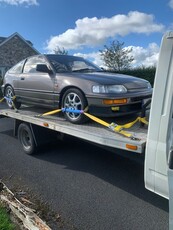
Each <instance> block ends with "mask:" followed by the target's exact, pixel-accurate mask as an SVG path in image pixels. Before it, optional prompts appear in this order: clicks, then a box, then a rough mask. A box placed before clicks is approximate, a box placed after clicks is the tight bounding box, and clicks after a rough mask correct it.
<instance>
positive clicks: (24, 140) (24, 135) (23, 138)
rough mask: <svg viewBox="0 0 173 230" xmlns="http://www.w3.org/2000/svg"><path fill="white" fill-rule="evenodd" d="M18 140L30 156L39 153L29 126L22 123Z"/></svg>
mask: <svg viewBox="0 0 173 230" xmlns="http://www.w3.org/2000/svg"><path fill="white" fill-rule="evenodd" d="M18 139H19V141H20V143H21V144H22V147H23V150H24V152H25V153H26V154H28V155H33V154H34V153H36V152H37V148H36V144H35V141H34V137H33V134H32V131H31V129H30V127H29V125H28V124H26V123H21V124H20V125H19V127H18Z"/></svg>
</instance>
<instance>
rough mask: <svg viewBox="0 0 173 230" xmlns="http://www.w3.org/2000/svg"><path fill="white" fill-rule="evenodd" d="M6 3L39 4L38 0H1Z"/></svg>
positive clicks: (0, 0)
mask: <svg viewBox="0 0 173 230" xmlns="http://www.w3.org/2000/svg"><path fill="white" fill-rule="evenodd" d="M1 2H2V3H6V4H9V5H16V6H17V5H22V4H24V5H27V6H29V5H39V4H38V2H37V0H0V3H1Z"/></svg>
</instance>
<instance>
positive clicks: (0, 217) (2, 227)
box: [0, 205, 15, 230]
mask: <svg viewBox="0 0 173 230" xmlns="http://www.w3.org/2000/svg"><path fill="white" fill-rule="evenodd" d="M0 230H15V225H14V224H13V223H12V222H11V220H10V217H9V215H8V213H7V211H6V210H5V208H3V207H2V206H1V205H0Z"/></svg>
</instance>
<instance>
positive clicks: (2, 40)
mask: <svg viewBox="0 0 173 230" xmlns="http://www.w3.org/2000/svg"><path fill="white" fill-rule="evenodd" d="M15 36H18V37H19V38H20V39H21V40H23V41H24V42H25V43H26V44H27V45H28V46H30V47H31V48H32V49H33V50H35V51H36V52H37V53H40V52H39V51H38V50H36V49H35V48H34V47H33V44H32V42H31V41H29V40H25V39H24V38H23V37H22V36H21V35H20V34H19V33H17V32H16V33H14V34H12V35H11V36H9V37H0V46H3V45H4V44H5V43H6V42H8V41H9V40H10V39H12V38H13V37H15Z"/></svg>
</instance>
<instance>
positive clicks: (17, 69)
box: [8, 60, 25, 74]
mask: <svg viewBox="0 0 173 230" xmlns="http://www.w3.org/2000/svg"><path fill="white" fill-rule="evenodd" d="M24 62H25V60H23V61H21V62H19V63H18V64H16V65H15V66H13V67H12V68H11V69H9V71H8V72H9V73H15V74H19V73H22V69H23V64H24Z"/></svg>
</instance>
